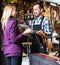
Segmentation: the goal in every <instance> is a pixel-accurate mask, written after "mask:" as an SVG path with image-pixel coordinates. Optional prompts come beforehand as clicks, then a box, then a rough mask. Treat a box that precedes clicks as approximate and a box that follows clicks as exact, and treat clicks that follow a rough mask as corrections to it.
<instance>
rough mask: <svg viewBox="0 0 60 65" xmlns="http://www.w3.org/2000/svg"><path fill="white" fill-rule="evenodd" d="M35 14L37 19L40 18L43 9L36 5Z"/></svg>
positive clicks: (34, 7)
mask: <svg viewBox="0 0 60 65" xmlns="http://www.w3.org/2000/svg"><path fill="white" fill-rule="evenodd" d="M33 14H34V16H35V17H39V16H40V14H41V8H40V7H39V4H36V5H34V6H33Z"/></svg>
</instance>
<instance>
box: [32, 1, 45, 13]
mask: <svg viewBox="0 0 60 65" xmlns="http://www.w3.org/2000/svg"><path fill="white" fill-rule="evenodd" d="M37 4H38V5H39V7H40V8H42V9H43V11H44V12H45V9H44V6H43V4H42V3H40V2H35V3H33V5H32V7H33V6H35V5H37Z"/></svg>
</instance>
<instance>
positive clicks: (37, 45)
mask: <svg viewBox="0 0 60 65" xmlns="http://www.w3.org/2000/svg"><path fill="white" fill-rule="evenodd" d="M43 19H44V16H43V17H42V20H41V22H40V24H38V25H34V23H33V30H42V28H41V24H42V21H43ZM36 36H37V37H38V38H39V40H40V42H41V43H42V46H40V43H39V42H38V40H37V37H36ZM32 37H33V38H32V45H31V53H40V52H41V53H47V52H46V44H45V43H44V42H43V39H42V36H40V35H37V34H36V33H33V34H32Z"/></svg>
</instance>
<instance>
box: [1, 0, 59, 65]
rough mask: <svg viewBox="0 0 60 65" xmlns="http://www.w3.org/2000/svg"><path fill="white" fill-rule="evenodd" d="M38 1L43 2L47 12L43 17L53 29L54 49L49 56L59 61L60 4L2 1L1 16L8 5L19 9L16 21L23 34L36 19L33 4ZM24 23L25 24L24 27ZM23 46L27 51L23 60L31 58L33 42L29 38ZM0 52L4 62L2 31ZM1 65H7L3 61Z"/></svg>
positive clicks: (41, 0) (19, 0) (52, 41)
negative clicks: (49, 21) (12, 4)
mask: <svg viewBox="0 0 60 65" xmlns="http://www.w3.org/2000/svg"><path fill="white" fill-rule="evenodd" d="M37 1H38V2H41V3H42V4H43V5H44V9H45V11H44V12H43V15H44V16H45V17H46V18H48V19H49V20H51V23H52V27H53V32H52V36H50V39H49V40H50V42H51V43H52V44H50V45H51V46H52V47H51V48H50V49H49V51H48V52H49V56H51V57H54V58H55V59H56V58H57V59H59V58H60V4H58V3H54V2H49V1H44V0H3V1H1V15H2V11H3V9H4V6H5V5H6V4H8V3H14V4H15V5H16V7H17V17H16V19H17V22H18V23H19V24H18V26H19V28H20V30H21V32H22V31H24V30H25V29H26V28H28V27H29V23H30V21H32V20H33V19H34V15H33V13H32V4H33V3H34V2H37ZM0 18H1V16H0ZM22 23H24V25H23V24H22ZM0 28H1V22H0ZM0 30H1V29H0ZM22 44H23V46H24V49H25V50H23V60H24V59H25V57H27V58H29V54H30V45H31V42H30V41H29V38H27V40H26V42H22ZM0 52H1V54H0V55H1V58H2V60H4V59H3V57H2V55H3V47H2V39H1V31H0ZM27 62H28V61H27ZM1 65H5V62H3V61H1ZM22 65H23V63H22ZM26 65H27V64H26ZM28 65H29V63H28Z"/></svg>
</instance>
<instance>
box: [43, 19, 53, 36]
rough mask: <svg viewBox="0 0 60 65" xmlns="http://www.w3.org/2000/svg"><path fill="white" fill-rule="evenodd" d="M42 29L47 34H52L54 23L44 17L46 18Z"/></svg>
mask: <svg viewBox="0 0 60 65" xmlns="http://www.w3.org/2000/svg"><path fill="white" fill-rule="evenodd" d="M42 30H43V31H44V32H45V34H47V35H51V34H52V25H51V21H50V20H48V19H46V18H44V20H43V22H42Z"/></svg>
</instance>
